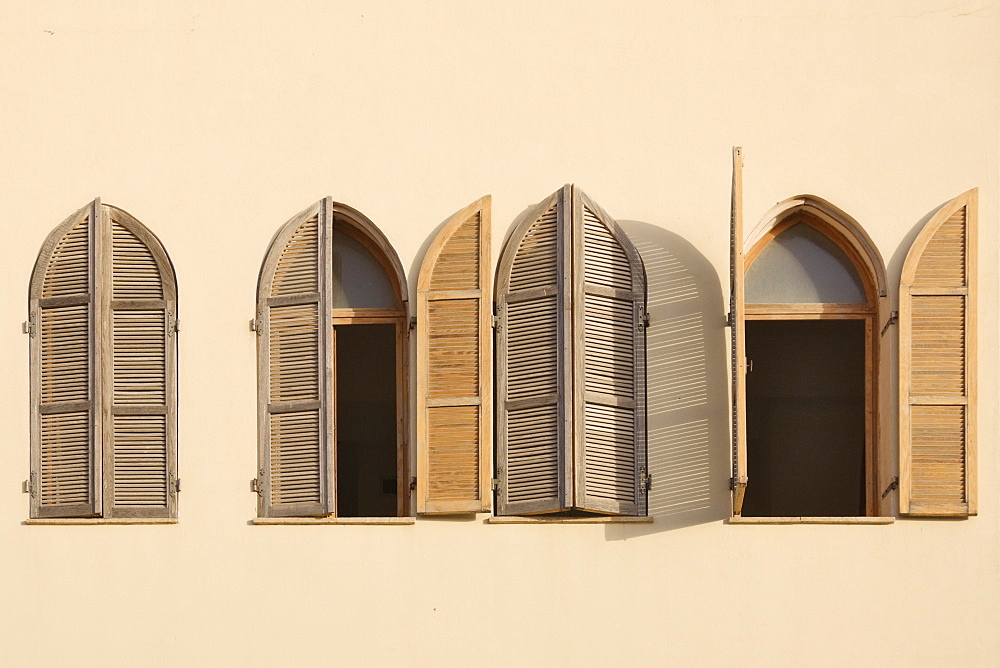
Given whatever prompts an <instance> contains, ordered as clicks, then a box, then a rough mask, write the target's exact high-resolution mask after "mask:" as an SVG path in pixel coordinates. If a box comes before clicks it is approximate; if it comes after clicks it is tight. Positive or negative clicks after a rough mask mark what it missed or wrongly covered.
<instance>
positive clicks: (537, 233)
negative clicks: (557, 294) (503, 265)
mask: <svg viewBox="0 0 1000 668" xmlns="http://www.w3.org/2000/svg"><path fill="white" fill-rule="evenodd" d="M557 208H558V207H557V206H556V205H555V204H553V205H552V206H551V207H550V208H549V209H548V210H547V211H545V213H543V214H542V215H541V217H539V218H538V219H537V220H536V221H535V222H534V224H532V225H531V227H530V228H528V231H527V233H526V234H525V235H524V237H523V238H522V239H521V243H520V245H519V246H518V247H517V252H516V254H515V256H514V262H513V264H512V265H511V270H510V282H509V287H508V289H509V290H510V291H511V292H516V291H518V290H530V289H531V288H539V287H545V286H550V285H551V286H555V284H556V276H557V272H558V271H559V264H558V262H557V250H558V244H557V241H558V238H557V237H558V228H557V226H556V220H557V215H556V214H557Z"/></svg>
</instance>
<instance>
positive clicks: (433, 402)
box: [427, 396, 483, 408]
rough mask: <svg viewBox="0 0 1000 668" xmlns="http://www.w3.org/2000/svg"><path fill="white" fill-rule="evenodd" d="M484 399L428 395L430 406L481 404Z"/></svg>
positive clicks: (428, 404)
mask: <svg viewBox="0 0 1000 668" xmlns="http://www.w3.org/2000/svg"><path fill="white" fill-rule="evenodd" d="M482 403H483V402H482V399H481V398H480V397H478V396H476V397H427V406H428V408H434V407H436V406H479V405H480V404H482Z"/></svg>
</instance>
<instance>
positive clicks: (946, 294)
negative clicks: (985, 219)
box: [899, 189, 978, 516]
mask: <svg viewBox="0 0 1000 668" xmlns="http://www.w3.org/2000/svg"><path fill="white" fill-rule="evenodd" d="M977 200H978V191H977V190H975V189H973V190H970V191H969V192H966V193H964V194H962V195H960V196H959V197H956V198H955V199H954V200H952V201H951V202H949V203H948V204H946V205H944V206H943V207H942V208H941V210H940V211H938V212H937V214H935V215H934V217H933V218H931V219H930V220H929V221H928V222H927V224H926V225H925V226H924V229H923V230H922V231H921V232H920V234H919V235H918V236H917V238H916V240H914V242H913V245H912V246H911V247H910V252H909V253H908V254H907V256H906V262H905V263H904V264H903V272H902V278H901V281H900V288H899V458H900V463H899V465H900V476H899V483H900V512H901V513H903V514H904V515H953V516H962V515H975V514H976V482H977V481H976V439H975V436H976V224H977V220H976V218H977Z"/></svg>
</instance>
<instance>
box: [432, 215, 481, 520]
mask: <svg viewBox="0 0 1000 668" xmlns="http://www.w3.org/2000/svg"><path fill="white" fill-rule="evenodd" d="M489 284H490V197H489V196H486V197H483V198H482V199H480V200H478V201H476V202H474V203H473V204H471V205H470V206H468V207H466V208H465V209H463V210H462V211H460V212H459V213H457V214H455V215H454V216H453V217H452V218H451V219H449V221H448V222H447V223H446V224H445V226H444V228H443V229H442V230H441V232H440V233H438V236H437V238H436V239H435V240H434V243H433V244H432V245H431V247H430V248H429V249H428V251H427V255H426V256H425V257H424V261H423V263H422V265H421V267H420V276H419V279H418V285H417V365H418V372H417V386H418V387H417V397H418V398H417V403H418V405H417V441H418V451H417V512H420V513H470V512H482V511H486V510H489V507H490V501H489V496H488V495H489V493H490V491H489V490H490V486H489V482H490V461H489V460H490V456H489V449H488V447H489V443H490V430H491V425H492V412H491V410H490V409H491V402H490V398H491V394H492V390H491V388H490V378H491V377H492V373H491V371H492V355H491V351H490V338H491V336H492V331H491V327H490V315H491V313H490V304H489V300H488V298H487V296H488V295H489V294H490V290H489Z"/></svg>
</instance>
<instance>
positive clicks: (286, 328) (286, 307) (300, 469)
mask: <svg viewBox="0 0 1000 668" xmlns="http://www.w3.org/2000/svg"><path fill="white" fill-rule="evenodd" d="M331 234H332V213H331V203H330V201H329V199H324V200H321V201H320V202H317V203H316V204H314V205H313V206H312V207H310V208H309V209H307V210H305V211H303V212H302V213H300V214H298V215H297V216H295V217H293V218H292V219H291V220H290V221H288V222H287V223H286V224H285V225H284V226H283V227H282V228H281V230H279V232H278V234H277V235H275V238H274V240H272V242H271V247H270V248H269V250H268V253H267V256H266V257H265V259H264V265H263V267H262V270H261V277H260V285H259V286H258V293H257V337H258V339H257V341H258V346H257V360H258V376H257V384H258V416H259V418H258V419H259V442H260V447H259V470H258V478H257V480H258V489H259V490H260V504H259V513H260V515H261V516H263V517H289V516H303V515H325V514H328V513H332V512H334V511H335V507H334V505H335V496H334V494H333V489H332V486H333V481H334V479H335V477H334V475H333V466H334V457H333V456H332V443H333V442H335V440H334V439H335V437H334V431H333V424H332V415H333V411H332V410H331V409H330V402H331V401H332V400H333V399H332V376H331V371H330V364H329V363H328V360H329V359H331V355H332V346H333V336H332V327H331V326H330V305H329V294H330V289H329V280H330V261H331V260H330V257H329V253H328V252H327V249H329V247H330V245H329V243H327V240H328V239H330V235H331Z"/></svg>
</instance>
